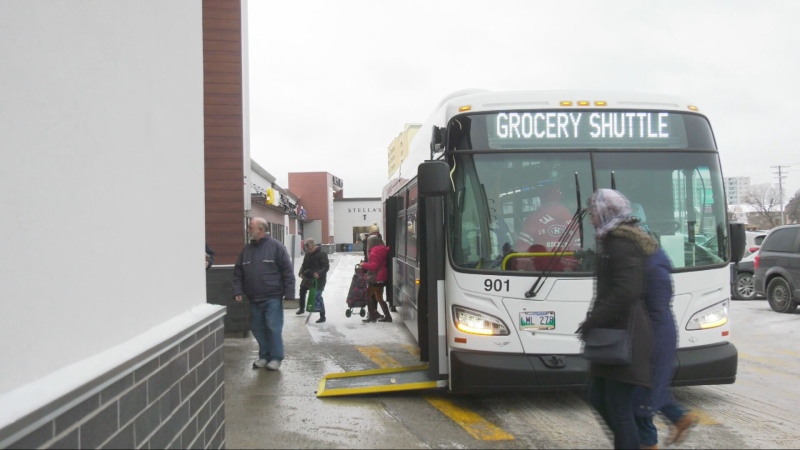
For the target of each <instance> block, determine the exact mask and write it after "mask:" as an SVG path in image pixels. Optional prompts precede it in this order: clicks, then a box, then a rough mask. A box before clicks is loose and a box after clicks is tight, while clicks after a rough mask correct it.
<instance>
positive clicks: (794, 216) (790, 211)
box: [784, 191, 800, 223]
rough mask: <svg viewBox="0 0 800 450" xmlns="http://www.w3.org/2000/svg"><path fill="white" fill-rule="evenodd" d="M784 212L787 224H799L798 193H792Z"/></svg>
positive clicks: (799, 202) (799, 205) (799, 206)
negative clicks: (792, 195)
mask: <svg viewBox="0 0 800 450" xmlns="http://www.w3.org/2000/svg"><path fill="white" fill-rule="evenodd" d="M784 212H785V213H786V219H787V220H788V222H789V223H800V191H797V192H795V193H794V197H792V199H791V200H789V203H788V204H787V205H786V211H784Z"/></svg>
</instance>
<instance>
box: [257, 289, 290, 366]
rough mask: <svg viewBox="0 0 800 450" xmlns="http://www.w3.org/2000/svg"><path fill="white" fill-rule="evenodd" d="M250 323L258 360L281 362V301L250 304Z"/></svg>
mask: <svg viewBox="0 0 800 450" xmlns="http://www.w3.org/2000/svg"><path fill="white" fill-rule="evenodd" d="M250 323H251V325H252V329H253V337H255V338H256V341H257V342H258V359H265V360H267V362H269V361H272V360H276V359H277V360H278V361H283V336H282V335H281V333H282V332H283V300H282V299H280V298H271V299H267V300H264V301H261V302H257V303H250Z"/></svg>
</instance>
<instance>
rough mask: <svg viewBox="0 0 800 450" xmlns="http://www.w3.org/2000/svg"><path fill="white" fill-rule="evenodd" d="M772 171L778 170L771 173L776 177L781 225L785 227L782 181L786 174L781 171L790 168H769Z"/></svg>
mask: <svg viewBox="0 0 800 450" xmlns="http://www.w3.org/2000/svg"><path fill="white" fill-rule="evenodd" d="M770 167H771V168H773V169H778V171H777V172H772V173H773V174H775V175H777V177H778V195H779V197H778V200H779V202H780V204H781V225H785V224H786V221H784V220H783V180H784V179H785V178H786V173H785V172H784V171H783V169H788V168H789V167H791V166H770Z"/></svg>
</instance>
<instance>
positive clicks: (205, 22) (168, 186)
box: [0, 0, 243, 448]
mask: <svg viewBox="0 0 800 450" xmlns="http://www.w3.org/2000/svg"><path fill="white" fill-rule="evenodd" d="M208 5H210V6H209V7H207V6H208ZM242 15H243V12H242V11H241V5H240V3H239V2H238V1H235V0H234V1H229V2H222V1H218V2H210V1H204V2H202V3H201V2H197V1H195V0H175V1H171V2H169V3H165V2H162V1H157V0H140V1H136V2H96V1H90V0H75V1H70V2H49V1H44V0H31V1H24V2H0V60H2V61H4V62H5V61H16V62H18V63H14V64H5V63H4V64H3V67H2V69H0V71H1V72H2V73H3V76H2V79H3V82H2V83H0V98H2V99H3V101H2V103H0V110H2V113H3V114H2V115H3V116H4V117H13V120H12V121H7V120H6V121H0V148H2V149H4V152H6V153H8V155H7V156H8V157H7V158H4V160H3V163H2V165H0V174H1V175H0V203H2V204H3V215H2V216H0V230H2V232H1V233H0V254H2V255H4V256H5V257H4V258H3V261H2V262H0V266H2V273H3V276H2V278H0V296H2V298H4V299H6V302H5V304H4V307H5V311H4V314H0V339H2V341H3V346H2V349H0V373H2V376H0V448H222V447H224V446H225V426H224V424H225V408H224V404H225V398H224V392H225V390H224V382H225V377H224V367H223V361H224V359H223V357H222V352H223V350H222V347H223V333H222V320H223V319H222V318H223V316H224V315H225V308H223V307H221V306H218V305H210V304H207V303H206V292H205V281H206V280H205V272H206V271H205V268H204V266H205V263H204V260H205V258H204V252H203V251H202V250H201V248H204V245H203V244H204V240H205V239H206V236H205V227H204V220H205V217H204V216H205V201H204V195H203V192H204V181H205V182H206V183H214V181H213V180H214V179H215V178H214V177H213V176H212V177H211V178H210V179H209V178H205V179H204V152H203V147H204V137H205V138H206V139H209V138H211V139H213V140H214V142H217V143H218V144H219V145H220V147H219V148H223V147H224V145H223V143H222V142H223V141H222V140H220V141H216V139H218V138H222V137H224V136H225V135H226V133H227V132H226V131H225V130H224V128H225V127H224V126H222V125H221V124H219V123H218V125H219V126H216V127H214V128H215V129H214V130H209V129H207V128H204V123H205V124H208V123H209V122H208V121H207V120H204V119H205V118H204V103H205V105H206V108H207V107H208V105H209V103H207V102H204V87H208V84H207V83H210V82H213V80H214V77H209V76H208V75H206V77H204V59H205V57H206V52H205V50H207V49H208V47H206V46H205V45H204V43H205V44H207V45H208V46H211V45H212V43H218V42H219V41H221V40H222V39H221V38H222V37H223V35H227V34H226V33H227V30H225V31H224V32H223V28H225V27H228V26H233V24H231V23H229V22H236V21H241V17H242ZM219 84H225V83H219ZM219 95H228V94H219ZM206 117H207V116H206ZM212 123H213V121H212ZM215 155H226V152H224V151H220V152H216V153H215ZM239 158H240V159H239V161H241V157H239ZM211 159H219V160H227V159H226V158H225V157H222V156H220V157H219V158H217V157H216V156H215V157H213V158H211ZM231 164H233V166H235V165H236V163H235V162H234V163H231ZM232 170H235V171H236V172H237V173H238V174H239V177H238V179H237V180H236V181H235V183H233V185H231V189H233V190H234V191H236V189H238V192H239V193H240V194H241V193H242V187H241V186H242V179H241V173H242V165H241V163H239V164H238V166H237V167H234V168H233V169H232ZM42 173H46V174H48V175H47V179H48V183H49V184H51V185H52V186H54V188H52V189H50V188H48V189H43V188H42V187H41V186H40V184H41V183H40V182H39V180H41V174H42ZM237 183H238V186H235V185H236V184H237ZM225 186H227V184H225ZM219 187H220V188H222V187H223V184H220V185H219ZM241 197H242V196H241V195H239V197H238V198H239V204H241ZM41 205H48V206H47V212H48V217H55V218H58V219H57V222H58V224H57V230H56V231H54V232H52V233H51V234H52V236H51V238H47V239H43V238H42V228H41V227H40V226H38V225H39V224H41V223H42V220H41V219H40V218H41V217H42V215H41ZM238 217H239V223H240V224H241V208H240V210H239V213H238ZM220 247H223V246H220ZM42 255H49V257H43V256H42ZM33 268H35V269H33ZM43 274H44V278H46V280H47V281H46V282H45V283H43V282H42V280H43ZM32 288H33V289H32ZM32 290H33V291H34V292H33V293H32V292H31V291H32Z"/></svg>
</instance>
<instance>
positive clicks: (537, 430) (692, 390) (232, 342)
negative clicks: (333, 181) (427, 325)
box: [225, 253, 800, 449]
mask: <svg viewBox="0 0 800 450" xmlns="http://www.w3.org/2000/svg"><path fill="white" fill-rule="evenodd" d="M360 259H361V254H360V253H337V254H333V255H331V260H332V262H331V272H330V275H329V280H328V285H327V286H326V290H325V294H324V297H325V300H326V308H327V317H328V320H327V322H326V323H323V324H317V323H314V321H315V320H316V319H317V318H318V315H317V314H312V315H311V317H310V320H308V321H307V320H306V316H307V314H304V315H302V316H298V315H295V313H294V312H295V310H296V309H295V308H296V304H295V305H291V304H287V307H288V308H292V309H286V310H285V320H284V332H283V337H284V345H285V348H286V359H285V360H284V362H283V365H282V367H281V370H279V371H277V372H271V371H267V370H264V369H252V368H251V364H252V362H253V361H254V360H255V359H256V358H257V354H258V345H257V344H256V342H255V340H254V339H253V338H252V336H249V335H248V336H247V337H244V338H242V337H240V336H228V337H226V341H225V374H226V390H225V412H226V446H227V447H228V448H497V449H499V448H611V446H612V445H611V442H610V440H609V438H608V436H607V434H606V432H605V431H604V429H603V428H602V427H601V426H600V424H599V422H598V420H597V418H596V417H595V415H594V413H593V412H592V410H591V409H590V408H589V407H588V406H587V404H586V402H585V401H584V395H583V392H560V393H539V394H535V393H524V394H490V393H487V394H479V395H451V394H447V393H445V392H442V391H441V390H439V391H427V392H406V393H403V392H401V393H391V394H388V393H387V394H373V395H363V396H354V397H333V398H317V397H316V390H317V388H318V386H319V381H320V379H321V378H322V377H323V376H324V375H325V374H327V373H334V372H345V371H352V370H366V369H375V368H379V367H397V366H412V365H416V364H419V356H418V355H419V352H418V349H417V347H416V344H415V342H414V340H413V337H412V336H411V334H410V333H409V332H408V331H407V330H406V328H405V326H404V325H403V324H401V323H399V322H397V321H395V322H393V323H369V324H364V323H362V322H361V319H362V318H361V317H360V316H359V315H358V310H357V309H354V310H353V315H352V317H349V318H348V317H346V316H345V311H346V310H347V306H346V303H345V298H346V295H347V290H348V288H349V285H350V279H351V277H352V275H353V268H354V265H355V264H356V263H357V262H358V261H359V260H360ZM731 310H732V317H733V319H732V320H733V325H734V326H733V331H732V341H733V342H734V343H735V345H736V346H737V347H738V349H739V351H740V355H739V374H738V378H737V382H736V383H735V384H733V385H721V386H694V387H684V388H676V389H674V393H675V395H676V397H677V398H678V399H679V400H680V401H681V402H682V403H683V404H684V405H686V406H687V407H690V408H692V409H694V410H695V411H697V412H698V413H699V414H700V417H701V421H700V425H699V426H698V427H697V428H696V429H695V430H694V431H692V433H691V435H690V436H689V438H688V439H687V440H686V441H685V442H684V443H683V444H682V445H680V446H678V447H674V448H797V446H798V443H800V418H798V415H797V411H798V407H797V405H798V402H800V397H799V396H798V394H797V390H796V389H795V388H794V387H793V386H794V385H793V383H796V382H797V381H798V380H799V379H800V351H798V350H796V347H795V346H794V344H793V342H794V338H795V337H796V336H797V333H798V332H800V331H797V330H800V328H799V327H798V325H799V324H800V313H795V314H778V313H775V312H773V311H771V310H770V309H769V306H768V305H767V302H766V301H765V300H754V301H749V302H733V304H732V306H731ZM657 423H658V425H659V435H660V438H661V441H662V443H663V442H664V439H665V438H666V437H667V435H668V430H667V428H666V426H664V425H663V423H662V422H661V421H660V420H658V421H657ZM662 447H667V446H665V445H663V444H662Z"/></svg>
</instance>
